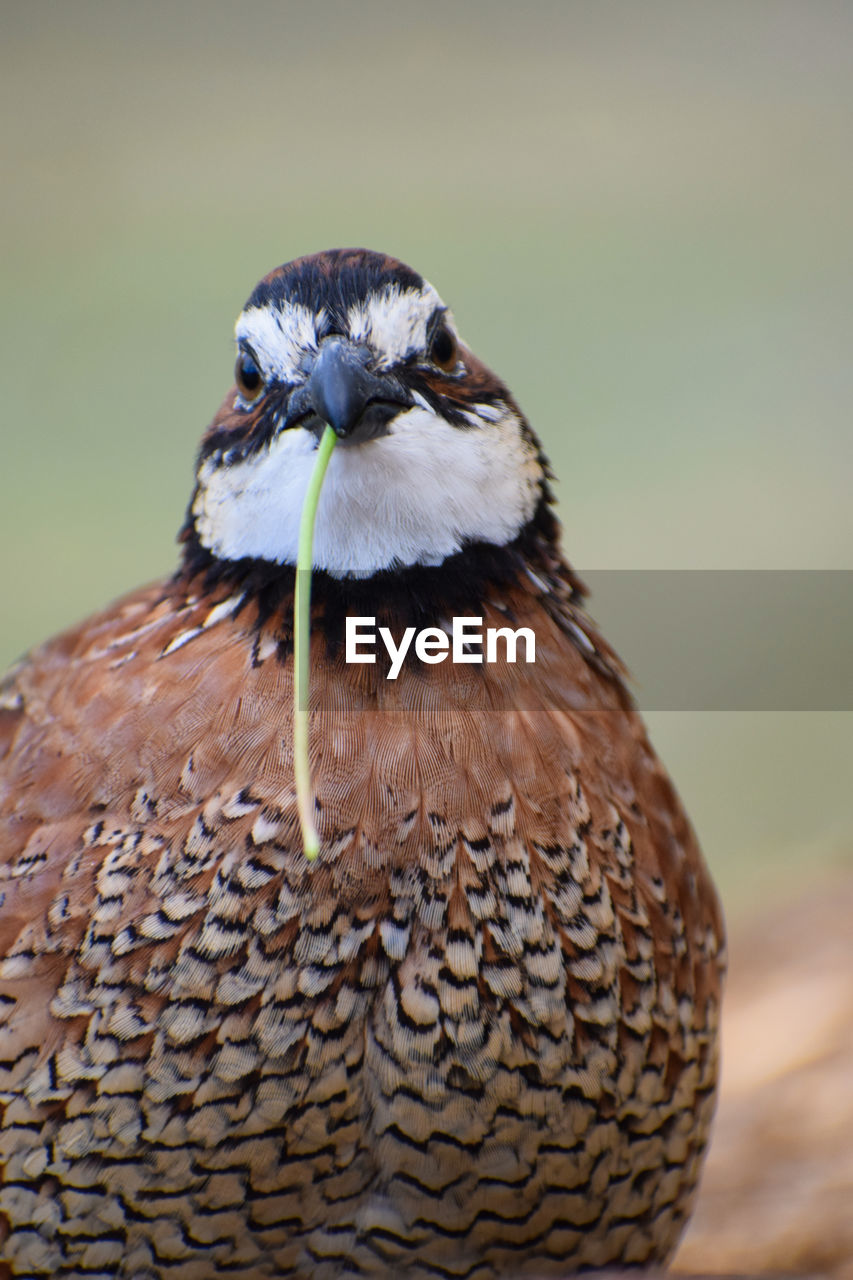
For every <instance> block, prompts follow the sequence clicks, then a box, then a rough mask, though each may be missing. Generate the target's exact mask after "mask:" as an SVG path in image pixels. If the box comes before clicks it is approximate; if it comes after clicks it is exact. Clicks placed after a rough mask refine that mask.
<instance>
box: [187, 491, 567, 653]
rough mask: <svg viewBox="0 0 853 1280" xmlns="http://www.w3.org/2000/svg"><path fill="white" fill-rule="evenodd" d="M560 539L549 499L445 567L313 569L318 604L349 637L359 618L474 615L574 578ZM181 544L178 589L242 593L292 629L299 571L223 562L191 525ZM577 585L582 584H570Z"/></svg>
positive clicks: (422, 622) (425, 621)
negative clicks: (522, 590)
mask: <svg viewBox="0 0 853 1280" xmlns="http://www.w3.org/2000/svg"><path fill="white" fill-rule="evenodd" d="M558 538H559V523H558V521H557V519H556V516H555V515H554V513H553V511H552V510H551V507H550V504H549V502H548V501H547V500H544V499H543V500H542V501H541V502H540V503H539V505H538V507H537V510H536V512H535V513H534V516H533V518H532V519H531V520H530V521H528V523H527V524H526V525H525V526H524V527H523V528H522V530H521V532H520V533H519V534H518V536H517V537H516V538H514V539H513V540H512V541H511V542H509V543H507V544H505V545H503V546H497V545H495V544H491V543H485V542H473V543H470V544H468V545H467V546H465V547H463V549H462V550H461V551H458V552H457V553H456V554H454V555H452V556H449V557H448V558H447V559H446V560H444V561H443V562H442V563H441V564H440V565H412V566H408V567H406V568H402V569H384V570H380V571H379V572H377V573H374V574H371V575H370V576H369V577H344V576H336V575H333V574H330V573H327V572H325V571H324V570H317V569H315V570H314V573H313V577H312V599H313V602H314V606H315V608H316V609H318V610H319V611H321V612H322V615H323V617H324V620H325V626H326V630H327V632H329V633H330V634H331V633H337V632H338V631H340V633H341V634H343V626H344V619H345V618H346V616H347V615H354V614H355V615H359V616H368V617H377V618H379V619H382V620H387V621H389V622H393V623H397V624H399V625H405V626H416V627H424V626H430V625H433V624H436V623H437V622H438V621H439V620H440V619H448V618H450V617H452V616H454V615H456V614H469V615H470V614H472V613H473V614H476V613H477V610H478V608H479V607H480V606H481V605H482V604H483V603H485V602H486V601H488V600H490V599H494V598H495V595H496V593H497V594H498V595H500V594H501V590H502V589H508V588H510V587H512V586H513V585H514V584H515V583H517V582H519V581H520V580H523V581H525V582H526V583H527V584H528V585H530V583H531V580H532V581H533V582H534V583H535V582H536V581H537V580H539V581H540V582H543V583H544V582H547V581H549V580H551V579H552V578H553V576H554V574H555V573H557V574H561V575H565V574H567V573H569V571H568V570H567V567H566V566H565V563H564V561H563V559H562V556H561V553H560V551H559V548H558ZM181 541H182V543H183V562H182V565H181V567H180V569H179V570H178V573H177V575H176V580H175V581H176V584H177V585H179V586H181V587H184V588H189V587H190V585H191V584H195V583H197V582H199V581H201V583H202V585H203V587H204V590H205V591H208V592H210V591H215V592H216V593H217V594H219V592H220V591H221V592H222V593H228V594H229V595H233V594H240V595H241V596H242V597H243V600H244V602H245V603H246V604H248V603H249V602H251V601H254V602H255V604H256V606H257V617H258V619H259V621H261V622H262V623H263V622H266V621H268V620H270V619H273V618H277V617H281V619H282V621H283V622H285V623H286V624H287V625H288V626H289V623H290V611H291V610H292V606H293V587H294V580H295V569H294V566H293V565H280V564H275V563H272V562H270V561H267V560H260V559H253V558H249V557H246V558H244V559H240V560H224V559H219V558H217V557H216V556H214V555H213V554H212V553H211V552H210V551H209V550H208V549H207V548H206V547H204V546H203V545H202V543H201V542H200V540H199V538H198V535H197V533H196V531H195V529H194V527H193V526H192V524H191V523H189V522H188V524H187V526H186V527H185V528H184V530H183V532H182V534H181ZM570 576H571V575H570ZM571 585H572V586H573V587H574V586H576V585H577V584H576V583H575V582H574V581H573V580H572V582H571Z"/></svg>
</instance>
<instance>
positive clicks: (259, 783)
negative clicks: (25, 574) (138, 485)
mask: <svg viewBox="0 0 853 1280" xmlns="http://www.w3.org/2000/svg"><path fill="white" fill-rule="evenodd" d="M541 586H542V584H540V586H537V585H536V582H535V581H534V580H530V581H528V580H526V579H525V580H523V581H521V580H519V581H517V582H515V583H512V584H509V585H506V586H504V587H502V588H501V589H500V591H498V590H497V589H496V590H495V592H494V593H493V596H492V598H490V599H488V600H486V601H485V603H484V604H483V606H482V611H483V614H484V624H485V625H491V626H502V625H506V621H507V618H508V617H510V618H511V619H512V620H513V625H514V626H522V625H524V626H530V627H532V628H533V629H534V630H535V632H536V637H537V653H536V663H535V665H534V666H525V665H524V664H523V663H519V664H517V665H515V666H511V665H509V664H506V663H500V662H499V663H498V664H495V665H494V666H490V667H476V668H475V667H467V666H465V667H460V666H454V665H453V664H452V663H450V662H446V663H444V664H443V665H441V666H433V667H421V666H419V665H418V664H407V666H406V667H405V668H404V670H403V671H402V672H401V675H400V677H399V679H398V680H396V681H393V682H392V681H388V680H386V678H385V673H384V671H383V669H382V666H381V663H380V664H377V666H375V667H370V666H359V667H355V666H348V665H347V664H346V663H345V662H344V661H343V658H342V656H341V655H340V654H339V653H336V652H335V651H333V650H330V649H329V648H328V647H327V646H326V645H325V644H324V640H323V636H322V634H321V631H322V618H318V619H317V626H315V636H314V640H313V651H312V696H311V712H312V714H311V769H312V776H313V782H314V789H315V797H316V821H317V825H318V828H319V831H320V835H321V841H322V851H321V856H320V859H319V860H318V862H317V863H316V864H310V865H309V864H308V863H307V862H306V860H305V859H304V856H303V854H302V851H301V848H300V838H299V827H298V821H297V814H296V803H295V795H294V786H293V767H292V747H291V716H292V701H293V677H292V659H291V657H290V655H289V638H290V636H289V626H290V624H289V621H288V618H289V614H288V611H287V609H286V608H283V609H282V610H281V611H280V612H277V613H276V614H275V616H273V617H264V616H262V615H261V614H259V613H258V610H257V608H256V606H255V604H254V603H253V601H252V600H246V599H243V598H242V597H241V595H240V594H239V592H237V593H232V594H230V595H229V594H227V593H226V591H225V589H224V588H221V589H219V590H218V592H214V593H211V592H210V591H209V590H206V589H205V586H204V583H203V582H202V581H201V580H199V579H184V580H180V579H179V580H177V581H176V582H174V583H171V584H166V585H165V586H164V585H163V584H160V585H157V586H154V587H151V588H147V589H144V590H142V591H140V592H137V593H135V594H134V595H132V596H130V597H128V598H126V599H125V600H124V601H122V602H119V604H117V605H116V606H114V607H113V608H112V609H111V610H108V611H107V612H105V613H104V614H102V615H99V616H98V617H96V618H94V619H91V620H89V621H88V622H87V623H84V624H83V625H82V626H80V627H79V628H77V629H76V630H73V631H71V632H69V633H67V634H66V635H64V636H62V637H59V638H58V639H57V640H55V641H52V642H50V643H49V644H48V645H46V646H44V647H43V648H42V649H40V650H37V651H36V652H35V653H34V654H32V655H31V656H30V657H29V658H28V659H27V660H25V662H24V663H23V664H22V665H21V667H20V668H19V669H18V670H17V671H14V672H13V673H12V674H11V676H10V677H9V679H8V680H7V682H6V684H5V685H4V686H3V691H2V701H1V702H0V958H2V959H0V1110H2V1121H0V1163H2V1165H3V1173H2V1179H0V1240H2V1241H3V1242H2V1244H0V1258H2V1259H3V1262H2V1263H0V1274H2V1273H3V1267H4V1265H5V1272H6V1275H8V1276H25V1275H26V1276H45V1275H51V1274H55V1273H60V1274H62V1275H63V1276H70V1277H80V1278H82V1277H88V1278H89V1280H92V1278H95V1277H97V1278H98V1280H106V1278H107V1277H115V1276H119V1277H133V1278H134V1280H166V1278H168V1280H208V1278H209V1277H210V1276H211V1275H214V1274H215V1275H228V1276H233V1277H239V1278H242V1280H249V1278H251V1280H256V1278H257V1280H260V1278H261V1277H281V1276H306V1277H307V1276H309V1275H310V1276H312V1277H316V1278H317V1280H323V1278H324V1277H332V1276H340V1275H342V1274H344V1273H346V1274H350V1275H353V1274H355V1275H363V1276H375V1277H390V1276H394V1275H397V1274H399V1273H401V1272H405V1273H406V1274H407V1275H411V1276H416V1277H427V1276H429V1277H435V1276H441V1277H463V1276H464V1277H477V1278H478V1280H486V1278H487V1277H496V1276H500V1275H509V1274H512V1275H523V1274H536V1275H540V1276H545V1275H559V1274H565V1273H566V1271H567V1270H569V1269H572V1268H580V1267H600V1266H605V1265H607V1264H623V1265H630V1264H641V1263H644V1262H652V1261H663V1260H665V1259H666V1258H668V1257H669V1256H670V1254H671V1252H672V1250H673V1249H674V1247H675V1244H676V1242H677V1240H678V1237H679V1233H680V1231H681V1228H682V1226H683V1224H684V1222H685V1220H686V1217H687V1215H688V1213H689V1209H690V1205H691V1200H692V1196H693V1193H694V1189H695V1186H696V1182H697V1178H698V1174H699V1170H700V1165H701V1160H702V1154H703V1150H704V1147H705V1144H706V1141H707V1137H708V1131H709V1125H710V1122H711V1116H712V1112H713V1106H714V1094H715V1085H716V1075H717V1024H718V1011H719V998H720V983H721V976H722V970H723V965H724V939H723V926H722V921H721V916H720V912H719V906H718V903H717V898H716V895H715V892H714V889H713V886H712V885H711V882H710V879H709V877H708V874H707V872H706V870H705V867H704V863H703V861H702V858H701V854H700V852H699V849H698V847H697V844H696V842H695V838H694V836H693V833H692V831H691V829H690V826H689V823H688V821H687V819H686V817H685V815H684V812H683V810H682V808H681V805H680V803H679V801H678V799H677V797H676V795H675V793H674V791H673V788H672V786H671V784H670V782H669V780H668V779H667V777H666V775H665V773H664V772H663V770H662V768H661V766H660V764H659V763H658V761H657V759H656V757H655V756H654V754H653V752H652V750H651V747H650V746H649V744H648V741H647V738H646V735H645V730H644V728H643V726H642V723H641V721H640V718H639V716H638V715H637V713H636V711H635V710H634V708H633V706H632V704H631V702H630V699H629V697H628V695H627V693H626V692H625V688H624V685H623V684H622V680H621V676H620V674H619V671H618V669H617V667H616V665H615V660H613V658H612V655H611V654H610V653H609V650H607V649H606V646H604V644H603V642H602V641H601V640H600V639H599V637H598V636H597V635H596V633H595V631H594V629H593V628H592V626H591V624H590V623H589V620H588V619H587V618H586V617H585V615H584V614H583V613H582V611H581V610H580V608H578V607H576V606H575V605H573V604H572V599H573V594H572V591H571V587H570V585H569V584H568V583H567V579H566V577H565V576H563V577H562V578H561V577H560V575H559V574H557V575H556V577H555V578H554V579H553V580H552V581H549V582H547V583H545V584H544V589H540V587H541ZM581 641H582V642H581ZM4 1233H5V1240H3V1235H4Z"/></svg>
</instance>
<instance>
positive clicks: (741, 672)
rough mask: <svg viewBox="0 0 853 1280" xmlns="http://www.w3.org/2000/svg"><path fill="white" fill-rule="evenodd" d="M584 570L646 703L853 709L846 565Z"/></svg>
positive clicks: (851, 609)
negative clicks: (825, 568)
mask: <svg viewBox="0 0 853 1280" xmlns="http://www.w3.org/2000/svg"><path fill="white" fill-rule="evenodd" d="M581 577H582V578H583V580H584V581H585V582H586V584H587V586H588V587H589V590H590V598H589V601H588V609H589V612H590V614H591V615H592V617H593V618H594V619H595V621H596V622H597V623H598V625H599V627H600V629H601V631H602V632H603V634H604V635H605V636H606V637H607V639H608V640H609V641H610V643H611V644H612V645H613V646H614V648H615V649H616V651H617V652H618V653H619V655H620V657H621V658H622V660H623V661H624V662H625V664H626V666H627V667H628V669H629V671H630V672H631V676H632V687H633V691H634V694H635V696H636V698H637V700H638V702H639V704H640V706H641V707H642V708H643V709H645V710H649V711H652V710H654V711H851V710H853V570H843V569H839V570H815V569H803V570H751V569H736V570H728V569H725V570H722V569H721V570H717V569H700V570H696V569H691V570H656V569H654V570H653V569H647V570H644V569H640V570H637V569H631V570H615V569H614V570H588V571H583V570H582V571H581Z"/></svg>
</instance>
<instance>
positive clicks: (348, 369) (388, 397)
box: [287, 334, 414, 444]
mask: <svg viewBox="0 0 853 1280" xmlns="http://www.w3.org/2000/svg"><path fill="white" fill-rule="evenodd" d="M372 359H373V357H372V354H371V352H370V350H369V348H367V347H365V346H362V345H361V344H360V343H356V342H351V341H350V340H349V339H348V338H342V337H340V336H339V335H337V334H334V335H332V336H331V337H328V338H325V339H324V340H323V342H321V344H320V349H319V351H318V352H317V356H316V358H315V360H314V363H313V366H312V367H311V370H310V373H309V375H308V380H307V381H306V382H305V383H304V384H303V385H302V386H301V387H298V388H297V389H296V390H295V391H294V392H293V394H292V396H291V397H290V404H289V406H288V414H287V426H296V425H297V423H298V424H299V425H300V426H306V427H308V428H310V429H312V430H315V431H316V432H317V434H318V435H319V434H320V432H321V431H322V429H323V426H324V424H325V423H328V424H329V426H330V427H331V428H332V430H333V431H334V432H335V435H336V436H338V437H339V439H341V440H351V441H352V442H353V443H358V444H361V443H362V442H363V441H365V440H372V439H374V438H375V437H376V436H379V435H382V434H383V433H384V431H385V429H386V428H387V426H388V423H389V422H390V421H391V419H392V418H395V417H396V416H397V414H398V413H400V412H401V411H402V410H404V409H408V408H410V407H411V406H412V404H413V403H414V401H413V399H412V395H411V393H410V392H409V391H408V390H407V389H406V388H405V387H404V386H403V384H402V383H401V382H400V381H399V380H398V379H397V378H395V377H394V376H393V375H391V374H383V373H373V372H372V371H371V370H370V369H369V368H368V365H369V364H370V363H371V361H372Z"/></svg>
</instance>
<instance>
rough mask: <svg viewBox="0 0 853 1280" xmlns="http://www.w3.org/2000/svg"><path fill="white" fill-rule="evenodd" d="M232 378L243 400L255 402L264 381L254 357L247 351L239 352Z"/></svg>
mask: <svg viewBox="0 0 853 1280" xmlns="http://www.w3.org/2000/svg"><path fill="white" fill-rule="evenodd" d="M234 378H235V380H236V382H237V389H238V390H239V392H240V395H241V396H242V397H243V399H244V400H250V401H251V400H257V398H258V396H259V395H260V394H261V391H262V390H263V387H264V379H263V374H262V373H261V371H260V369H259V368H258V364H257V361H256V360H255V357H254V356H252V355H250V354H249V352H248V351H241V352H240V354H239V356H238V357H237V364H236V367H235V369H234Z"/></svg>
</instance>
